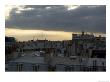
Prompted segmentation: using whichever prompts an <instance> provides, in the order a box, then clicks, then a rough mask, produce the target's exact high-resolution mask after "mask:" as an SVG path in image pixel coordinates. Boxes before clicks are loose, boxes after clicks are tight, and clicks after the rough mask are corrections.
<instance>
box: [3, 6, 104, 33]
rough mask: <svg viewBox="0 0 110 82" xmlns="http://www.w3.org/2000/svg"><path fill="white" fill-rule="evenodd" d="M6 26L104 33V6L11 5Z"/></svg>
mask: <svg viewBox="0 0 110 82" xmlns="http://www.w3.org/2000/svg"><path fill="white" fill-rule="evenodd" d="M7 14H8V16H6V19H5V25H6V28H11V29H13V28H14V29H16V28H17V29H23V30H30V29H31V30H46V31H66V32H80V31H82V30H85V31H87V32H100V33H106V6H103V5H101V6H88V5H86V6H77V5H74V6H64V5H23V6H13V7H12V8H11V9H10V12H9V13H7Z"/></svg>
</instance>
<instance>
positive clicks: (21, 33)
mask: <svg viewBox="0 0 110 82" xmlns="http://www.w3.org/2000/svg"><path fill="white" fill-rule="evenodd" d="M71 34H72V32H64V31H45V30H21V29H9V28H6V30H5V35H6V36H13V37H16V38H17V39H18V40H22V39H21V38H20V37H22V38H23V37H24V38H23V40H25V37H29V38H28V40H29V39H32V38H33V37H36V38H38V39H42V38H47V39H49V40H69V39H71ZM18 37H19V38H18Z"/></svg>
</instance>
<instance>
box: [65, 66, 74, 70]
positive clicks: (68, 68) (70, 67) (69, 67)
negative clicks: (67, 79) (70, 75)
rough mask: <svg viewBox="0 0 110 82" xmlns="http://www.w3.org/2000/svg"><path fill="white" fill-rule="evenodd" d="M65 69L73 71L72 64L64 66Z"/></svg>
mask: <svg viewBox="0 0 110 82" xmlns="http://www.w3.org/2000/svg"><path fill="white" fill-rule="evenodd" d="M65 71H74V66H66V67H65Z"/></svg>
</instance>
